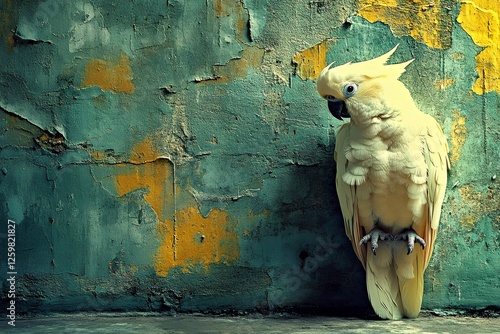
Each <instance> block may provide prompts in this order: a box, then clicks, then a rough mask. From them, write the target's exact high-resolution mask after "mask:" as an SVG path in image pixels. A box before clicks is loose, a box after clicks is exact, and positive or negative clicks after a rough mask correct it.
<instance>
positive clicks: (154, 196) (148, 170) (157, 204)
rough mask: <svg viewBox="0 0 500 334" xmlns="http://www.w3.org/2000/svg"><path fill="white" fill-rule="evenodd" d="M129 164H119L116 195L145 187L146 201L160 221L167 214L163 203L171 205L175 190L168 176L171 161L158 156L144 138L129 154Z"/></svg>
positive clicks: (165, 205) (166, 205)
mask: <svg viewBox="0 0 500 334" xmlns="http://www.w3.org/2000/svg"><path fill="white" fill-rule="evenodd" d="M130 162H131V163H132V165H130V164H119V165H118V167H119V168H120V169H121V170H120V173H119V174H118V175H116V179H115V183H116V189H117V191H118V195H119V196H123V195H125V194H128V193H130V192H131V191H134V190H138V189H145V190H146V191H147V193H146V194H145V195H144V199H145V200H146V202H147V203H148V204H149V205H150V206H151V208H153V210H154V211H155V213H156V216H157V217H158V220H160V221H162V220H164V219H165V216H166V215H167V210H166V207H168V206H171V207H173V203H174V192H173V186H172V183H173V181H172V180H171V170H172V164H171V163H170V161H168V160H166V159H161V158H159V155H158V152H157V151H156V149H155V148H154V147H153V145H152V143H151V141H150V140H149V139H146V140H145V141H144V142H142V143H140V144H138V145H137V146H136V147H135V148H134V150H133V151H132V153H131V155H130Z"/></svg>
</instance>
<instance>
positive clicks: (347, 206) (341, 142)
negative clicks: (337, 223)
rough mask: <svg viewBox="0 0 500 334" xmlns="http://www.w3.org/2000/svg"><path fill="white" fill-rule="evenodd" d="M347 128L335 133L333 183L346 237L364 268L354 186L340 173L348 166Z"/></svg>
mask: <svg viewBox="0 0 500 334" xmlns="http://www.w3.org/2000/svg"><path fill="white" fill-rule="evenodd" d="M349 130H350V123H347V124H344V125H343V126H342V127H341V128H340V130H339V131H338V133H337V139H336V144H335V156H334V157H335V161H336V162H337V176H336V178H335V184H336V187H337V194H338V197H339V202H340V209H341V211H342V216H343V217H344V227H345V232H346V234H347V237H348V238H349V239H350V240H351V243H352V248H353V249H354V252H355V253H356V256H357V257H358V259H359V260H360V261H361V263H362V264H363V267H365V269H366V247H365V246H364V245H363V246H361V245H360V244H359V242H360V240H361V238H363V230H362V228H361V224H360V221H359V215H358V209H357V201H356V186H355V185H353V186H351V185H348V184H347V183H345V182H344V181H343V180H342V175H344V174H345V172H346V170H347V167H348V163H349V162H348V160H347V158H346V155H345V151H346V149H347V148H348V146H349V140H348V138H349Z"/></svg>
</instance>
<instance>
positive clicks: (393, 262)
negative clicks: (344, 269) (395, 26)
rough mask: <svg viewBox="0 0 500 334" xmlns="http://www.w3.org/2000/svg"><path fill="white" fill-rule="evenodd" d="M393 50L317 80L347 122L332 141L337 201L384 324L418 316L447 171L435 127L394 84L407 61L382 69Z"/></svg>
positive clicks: (444, 146) (443, 140) (327, 70)
mask: <svg viewBox="0 0 500 334" xmlns="http://www.w3.org/2000/svg"><path fill="white" fill-rule="evenodd" d="M397 47H398V46H397V45H396V47H394V48H393V49H392V50H391V51H389V52H387V53H386V54H384V55H382V56H380V57H378V58H375V59H371V60H367V61H364V62H358V63H347V64H344V65H341V66H337V67H332V64H330V65H329V66H327V67H326V68H324V69H323V70H322V72H321V74H320V75H319V77H318V79H317V89H318V92H319V94H320V95H321V96H322V97H324V98H325V99H326V100H327V101H328V108H329V110H330V112H331V113H332V114H333V116H335V117H336V118H338V119H340V120H342V117H344V118H350V122H349V123H346V124H344V125H343V126H342V127H341V128H340V130H339V131H338V134H337V137H336V146H335V160H336V162H337V175H336V187H337V194H338V197H339V201H340V207H341V210H342V215H343V217H344V225H345V230H346V233H347V236H348V237H349V239H350V240H351V242H352V247H353V248H354V251H355V253H356V255H357V257H358V258H359V260H360V261H361V263H362V264H363V267H364V268H365V270H366V285H367V290H368V296H369V298H370V302H371V304H372V307H373V309H374V311H375V312H376V313H377V314H378V315H379V316H380V317H381V318H385V319H400V318H402V317H409V318H414V317H417V316H418V314H419V313H420V308H421V305H422V296H423V286H424V278H423V275H424V270H425V269H426V267H427V265H428V263H429V259H430V257H431V254H432V249H433V245H434V240H435V238H436V232H437V230H438V225H439V218H440V214H441V206H442V204H443V200H444V194H445V189H446V180H447V170H448V168H449V160H448V145H447V143H446V138H445V136H444V134H443V131H442V130H441V127H440V126H439V124H438V123H437V122H436V120H435V119H434V118H432V117H431V116H429V115H427V114H424V113H422V112H421V111H420V110H419V109H418V108H417V106H416V105H415V102H414V101H413V99H412V97H411V95H410V93H409V91H408V90H407V89H406V87H405V86H404V84H403V83H401V82H400V81H399V80H398V78H399V76H400V75H401V74H402V73H403V72H404V71H405V67H406V66H408V65H409V64H410V63H411V62H412V61H413V60H409V61H407V62H404V63H400V64H392V65H386V62H387V60H388V59H389V57H390V56H391V55H392V54H393V53H394V52H395V51H396V48H397ZM415 243H417V244H419V245H420V246H418V247H414V246H415ZM367 245H370V249H369V250H368V251H367Z"/></svg>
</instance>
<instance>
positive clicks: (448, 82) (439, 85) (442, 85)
mask: <svg viewBox="0 0 500 334" xmlns="http://www.w3.org/2000/svg"><path fill="white" fill-rule="evenodd" d="M454 84H455V79H453V78H444V79H441V80H439V81H437V82H436V83H435V84H434V88H436V89H441V90H445V89H447V88H450V87H451V86H453V85H454Z"/></svg>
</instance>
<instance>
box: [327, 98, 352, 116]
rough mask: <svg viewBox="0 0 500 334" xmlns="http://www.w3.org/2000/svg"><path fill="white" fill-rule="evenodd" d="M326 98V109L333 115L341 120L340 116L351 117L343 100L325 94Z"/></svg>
mask: <svg viewBox="0 0 500 334" xmlns="http://www.w3.org/2000/svg"><path fill="white" fill-rule="evenodd" d="M326 99H327V100H328V109H329V110H330V112H331V113H332V115H333V117H335V118H336V119H338V120H341V121H342V120H343V119H342V117H344V118H349V117H351V116H350V115H349V112H348V111H347V107H346V105H345V102H344V101H343V100H341V99H336V98H334V97H333V96H327V97H326Z"/></svg>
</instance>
